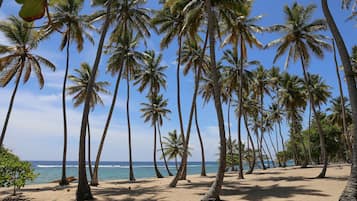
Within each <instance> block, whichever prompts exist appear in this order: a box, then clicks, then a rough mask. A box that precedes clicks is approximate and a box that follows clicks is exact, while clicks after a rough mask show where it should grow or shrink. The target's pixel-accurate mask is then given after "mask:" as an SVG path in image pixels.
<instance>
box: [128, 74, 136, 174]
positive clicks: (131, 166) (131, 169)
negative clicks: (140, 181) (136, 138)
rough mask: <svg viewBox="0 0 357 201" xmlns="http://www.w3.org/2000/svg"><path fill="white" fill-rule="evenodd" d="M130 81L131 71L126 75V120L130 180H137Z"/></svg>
mask: <svg viewBox="0 0 357 201" xmlns="http://www.w3.org/2000/svg"><path fill="white" fill-rule="evenodd" d="M129 104H130V81H129V73H127V75H126V120H127V125H128V144H129V181H135V177H134V169H133V158H132V154H131V150H132V149H131V125H130V111H129V109H130V107H129V106H130V105H129Z"/></svg>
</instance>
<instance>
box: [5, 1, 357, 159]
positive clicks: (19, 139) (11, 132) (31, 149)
mask: <svg viewBox="0 0 357 201" xmlns="http://www.w3.org/2000/svg"><path fill="white" fill-rule="evenodd" d="M148 2H149V3H148V6H149V7H151V8H157V7H158V5H157V4H156V3H155V4H153V2H154V1H148ZM155 2H156V1H155ZM293 2H294V1H290V0H288V1H287V0H270V1H266V0H256V1H255V3H254V7H253V11H252V12H253V13H252V16H255V15H261V14H262V15H263V16H264V17H263V18H262V20H261V22H260V25H262V26H270V25H273V24H281V23H283V22H284V13H283V10H282V9H283V6H284V5H286V4H288V5H291V4H292V3H293ZM297 2H298V3H300V4H304V5H307V4H310V3H314V4H316V5H317V9H316V12H315V15H314V18H315V19H316V18H322V17H323V14H322V11H321V8H320V1H318V0H299V1H297ZM339 2H340V1H329V3H330V8H331V10H332V13H333V15H334V17H335V20H336V22H337V24H338V27H339V28H340V31H341V34H342V36H343V37H344V40H345V42H346V45H347V48H348V50H349V51H350V50H351V47H352V46H353V45H354V44H356V42H357V41H356V37H355V35H356V31H357V29H356V27H355V24H356V22H355V21H350V22H346V21H345V19H346V18H347V17H348V15H349V14H350V11H343V10H341V6H340V3H339ZM18 10H19V7H18V5H17V4H16V3H14V1H13V0H8V1H5V2H4V3H3V6H2V8H0V20H4V19H6V18H7V17H8V16H10V15H17V12H18ZM91 11H92V10H91V8H90V6H89V2H88V1H86V5H85V9H84V11H83V12H84V13H89V12H91ZM325 34H326V35H330V34H329V33H328V32H326V33H325ZM93 36H94V38H95V41H98V38H99V36H98V34H94V33H93ZM60 37H61V36H60V35H59V34H55V35H53V36H52V37H51V38H50V39H47V40H46V41H43V42H42V43H41V44H40V46H39V48H38V49H37V50H36V51H35V52H36V53H38V54H40V55H42V56H44V57H46V58H48V59H49V60H51V61H52V62H53V63H55V64H56V66H57V70H56V72H51V71H49V70H48V69H43V73H44V76H45V87H44V88H43V89H42V90H40V89H39V86H38V84H37V81H36V79H34V77H32V78H31V79H30V80H29V82H28V83H27V84H25V85H22V84H21V86H20V88H19V90H18V94H17V96H16V99H15V104H14V108H13V112H12V115H11V119H10V124H9V127H8V131H7V135H6V138H5V145H6V147H8V148H10V149H11V150H13V151H14V152H15V153H16V154H18V155H19V156H20V157H21V158H23V159H26V160H61V154H62V140H63V134H62V133H63V131H62V130H63V128H62V111H61V86H62V80H63V74H64V67H65V53H64V52H61V51H60V50H59V41H60ZM257 37H258V38H259V39H260V40H261V41H262V42H263V44H266V43H268V42H269V41H271V40H273V39H276V38H278V37H280V35H279V34H271V33H263V34H258V35H257ZM159 43H160V36H157V35H156V34H155V33H153V35H152V37H151V38H149V39H148V41H147V44H148V49H153V50H155V51H156V52H157V53H159V52H162V53H163V62H162V65H167V66H168V69H167V71H166V75H167V83H168V84H167V90H166V91H165V92H164V96H165V97H166V98H168V99H169V108H170V109H171V111H172V113H171V114H170V115H169V118H170V119H169V120H165V122H164V125H163V127H162V128H161V129H162V133H163V134H164V135H166V134H167V132H168V131H172V130H174V129H178V128H179V125H178V115H177V109H176V82H175V72H176V51H177V45H176V44H177V42H176V41H174V42H173V43H172V44H171V45H170V46H169V48H168V49H165V50H160V47H159ZM0 44H7V40H6V38H5V37H4V36H3V35H2V34H1V33H0ZM96 48H97V44H95V45H94V46H93V45H91V44H90V43H88V42H86V43H85V46H84V49H83V51H82V52H81V53H77V51H76V50H75V48H73V47H72V48H71V65H70V66H71V67H70V68H71V70H70V73H73V69H74V68H78V67H79V65H80V63H82V62H88V63H89V64H90V65H92V64H93V61H94V57H95V53H96ZM222 51H223V50H222V49H218V50H217V52H218V54H217V55H218V57H219V55H221V52H222ZM275 51H276V50H275V49H270V50H256V49H249V50H248V55H249V59H250V60H259V61H261V62H262V64H263V65H264V66H265V67H266V68H270V67H271V66H273V64H272V61H273V57H274V55H275ZM107 58H108V57H107V56H105V55H104V56H103V57H102V60H101V64H100V76H99V80H107V81H110V82H112V85H111V87H110V91H113V86H114V81H115V78H113V77H111V76H110V75H107V74H106V73H105V68H106V60H107ZM217 59H219V58H217ZM284 61H285V60H284V57H283V58H282V59H280V60H279V61H278V62H277V63H276V64H274V65H275V66H279V67H280V68H281V70H283V63H284ZM287 71H288V72H290V73H293V74H297V75H300V76H301V75H302V74H301V66H300V65H299V64H298V63H297V64H294V63H291V64H290V66H289V68H288V69H287ZM309 71H310V72H312V73H318V74H320V75H321V76H322V77H323V78H324V80H325V81H326V83H328V84H329V85H330V86H331V87H332V94H333V96H334V97H335V96H337V95H338V89H337V87H338V86H337V81H336V74H335V69H334V63H333V55H332V52H331V53H326V55H325V58H324V59H323V60H319V59H316V58H312V60H311V63H310V66H309ZM341 73H342V72H341ZM181 77H182V78H183V79H182V81H181V83H182V97H181V100H182V106H183V114H184V116H183V118H184V122H186V123H185V124H187V120H188V114H189V109H190V108H189V106H190V102H191V97H192V93H193V79H192V75H188V76H187V77H184V76H181ZM343 84H344V91H345V93H347V90H346V87H345V83H343ZM13 87H14V85H13V84H9V85H8V86H7V87H6V88H0V122H3V120H4V118H5V114H6V111H7V108H8V104H9V100H10V95H11V92H12V90H13ZM125 89H126V85H125V82H121V87H120V89H119V97H118V99H117V106H116V108H115V114H114V115H113V118H112V122H111V126H110V129H109V132H108V137H107V140H106V144H105V148H104V151H103V155H102V159H103V160H111V161H126V160H128V156H127V155H128V145H127V140H128V139H127V126H126V113H125V112H126V111H125V97H126V93H125ZM136 89H137V87H136V86H134V87H133V86H132V92H131V100H132V102H131V117H132V118H131V122H132V134H133V137H132V140H133V158H134V160H135V161H151V160H152V147H153V129H152V128H151V127H150V125H149V124H146V123H144V121H143V119H142V118H141V113H140V108H141V105H140V103H142V102H146V98H145V93H143V94H140V93H139V92H138V91H137V90H136ZM103 99H104V102H105V105H104V106H100V105H99V106H97V107H96V109H95V111H94V112H92V113H91V116H90V123H91V127H92V155H93V156H94V155H95V154H96V149H97V147H98V143H99V140H100V136H101V134H102V130H103V127H104V123H105V120H106V116H107V112H108V109H109V105H110V103H111V96H110V95H109V96H108V95H107V96H104V97H103ZM72 103H73V102H72V100H71V97H68V99H67V105H68V120H69V121H68V125H69V146H68V159H69V160H77V153H78V137H79V130H80V120H81V111H82V110H81V108H73V106H72V105H73V104H72ZM198 109H199V110H198V111H199V122H200V127H201V132H202V135H203V138H204V144H205V152H206V157H207V160H210V161H214V160H216V158H217V152H218V143H219V136H218V128H217V122H216V115H215V110H214V107H213V104H211V103H209V104H206V105H203V104H202V101H201V99H200V98H199V100H198ZM223 109H224V111H226V110H227V108H226V105H223ZM305 116H307V115H306V114H305ZM305 119H307V118H305ZM231 124H232V134H233V137H235V138H236V136H237V134H236V133H237V131H236V130H237V127H236V121H235V120H233V119H232V122H231ZM306 124H307V121H306V120H305V121H304V127H306ZM226 125H227V124H226ZM1 126H2V124H1ZM185 128H186V126H185ZM287 129H288V128H287V126H286V125H284V126H283V130H284V135H285V136H286V137H287V136H288V133H287ZM191 139H192V141H191V142H190V144H191V147H192V148H193V150H192V157H191V159H190V160H193V161H199V160H200V149H199V143H198V137H197V135H196V130H195V129H194V127H193V128H192V137H191ZM245 139H246V133H245V129H243V140H244V141H246V140H245ZM93 158H94V157H93Z"/></svg>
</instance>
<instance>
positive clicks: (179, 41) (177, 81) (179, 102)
mask: <svg viewBox="0 0 357 201" xmlns="http://www.w3.org/2000/svg"><path fill="white" fill-rule="evenodd" d="M177 41H178V46H179V49H178V58H177V67H176V84H177V91H176V92H177V111H178V115H179V121H180V131H181V137H182V141H183V142H185V130H184V128H183V120H182V112H181V84H180V66H181V50H182V36H181V35H179V37H178V38H177Z"/></svg>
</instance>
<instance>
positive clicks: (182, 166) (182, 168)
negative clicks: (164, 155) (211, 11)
mask: <svg viewBox="0 0 357 201" xmlns="http://www.w3.org/2000/svg"><path fill="white" fill-rule="evenodd" d="M207 41H208V31H207V33H206V39H205V42H204V45H203V48H202V53H201V58H203V57H204V55H205V51H206V47H207ZM202 63H203V61H201V63H200V67H199V68H198V70H197V71H196V72H197V74H196V76H195V89H194V92H193V96H192V104H191V111H190V116H189V121H188V126H187V136H186V140H184V138H182V139H183V140H182V142H183V144H184V151H183V154H182V157H181V164H180V168H179V170H178V171H177V173H176V175H175V177H174V178H173V180H172V181H171V182H170V184H169V187H176V184H177V182H178V180H179V179H181V180H182V179H186V168H187V157H188V144H189V139H190V132H191V125H192V118H193V113H194V108H195V107H196V99H197V93H198V87H199V80H200V78H201V69H202V66H203V64H202Z"/></svg>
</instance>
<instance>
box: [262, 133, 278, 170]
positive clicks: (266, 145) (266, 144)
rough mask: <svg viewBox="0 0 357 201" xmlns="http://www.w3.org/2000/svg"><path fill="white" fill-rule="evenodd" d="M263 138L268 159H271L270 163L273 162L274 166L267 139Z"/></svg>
mask: <svg viewBox="0 0 357 201" xmlns="http://www.w3.org/2000/svg"><path fill="white" fill-rule="evenodd" d="M268 135H269V134H268ZM263 140H264V144H265V147H266V148H267V151H268V154H269V158H270V160H271V163H272V164H273V167H276V166H275V162H274V159H273V157H272V155H271V152H270V149H269V146H268V143H267V141H266V140H265V138H263ZM268 164H270V162H268Z"/></svg>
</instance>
